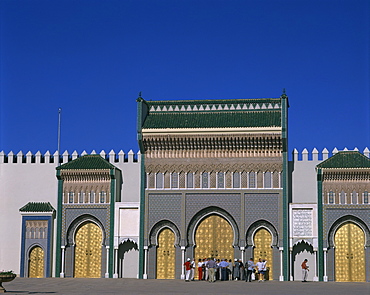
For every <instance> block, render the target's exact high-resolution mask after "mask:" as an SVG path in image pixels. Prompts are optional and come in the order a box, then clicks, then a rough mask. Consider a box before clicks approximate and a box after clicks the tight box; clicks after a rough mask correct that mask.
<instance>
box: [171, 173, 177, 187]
mask: <svg viewBox="0 0 370 295" xmlns="http://www.w3.org/2000/svg"><path fill="white" fill-rule="evenodd" d="M171 188H179V174H178V173H177V172H173V173H172V174H171Z"/></svg>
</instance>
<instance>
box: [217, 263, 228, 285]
mask: <svg viewBox="0 0 370 295" xmlns="http://www.w3.org/2000/svg"><path fill="white" fill-rule="evenodd" d="M219 266H220V270H221V281H227V270H228V267H229V263H228V262H227V259H222V261H221V262H220V265H219Z"/></svg>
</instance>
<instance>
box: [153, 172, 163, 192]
mask: <svg viewBox="0 0 370 295" xmlns="http://www.w3.org/2000/svg"><path fill="white" fill-rule="evenodd" d="M155 177H156V179H155V187H156V188H160V189H161V188H163V182H164V179H163V178H164V177H163V173H161V172H159V173H157V174H156V176H155Z"/></svg>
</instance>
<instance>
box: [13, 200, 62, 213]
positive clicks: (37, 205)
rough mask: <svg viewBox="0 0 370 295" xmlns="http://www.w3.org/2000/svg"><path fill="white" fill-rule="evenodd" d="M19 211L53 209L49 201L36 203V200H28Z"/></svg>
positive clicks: (47, 210)
mask: <svg viewBox="0 0 370 295" xmlns="http://www.w3.org/2000/svg"><path fill="white" fill-rule="evenodd" d="M19 211H20V212H54V211H55V209H54V208H53V206H51V204H50V203H49V202H47V203H36V202H29V203H27V204H26V205H24V206H23V207H22V208H21V209H19Z"/></svg>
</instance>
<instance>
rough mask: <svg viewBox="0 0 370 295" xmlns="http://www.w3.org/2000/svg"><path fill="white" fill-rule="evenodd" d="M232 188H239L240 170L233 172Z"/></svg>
mask: <svg viewBox="0 0 370 295" xmlns="http://www.w3.org/2000/svg"><path fill="white" fill-rule="evenodd" d="M233 188H240V172H234V173H233Z"/></svg>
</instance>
